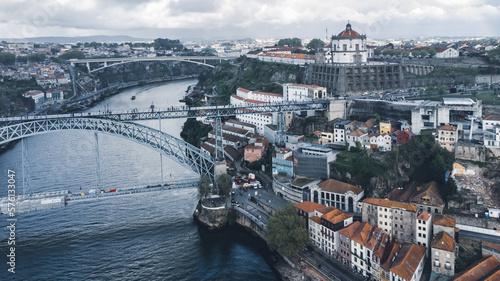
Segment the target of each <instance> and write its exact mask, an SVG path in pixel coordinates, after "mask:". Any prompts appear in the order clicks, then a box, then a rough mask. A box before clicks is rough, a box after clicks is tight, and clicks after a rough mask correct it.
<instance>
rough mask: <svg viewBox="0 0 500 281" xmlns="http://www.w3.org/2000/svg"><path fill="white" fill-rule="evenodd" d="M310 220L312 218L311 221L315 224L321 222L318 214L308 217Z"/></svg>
mask: <svg viewBox="0 0 500 281" xmlns="http://www.w3.org/2000/svg"><path fill="white" fill-rule="evenodd" d="M309 219H310V220H312V221H313V222H315V223H317V224H321V218H320V217H318V216H314V217H312V218H309Z"/></svg>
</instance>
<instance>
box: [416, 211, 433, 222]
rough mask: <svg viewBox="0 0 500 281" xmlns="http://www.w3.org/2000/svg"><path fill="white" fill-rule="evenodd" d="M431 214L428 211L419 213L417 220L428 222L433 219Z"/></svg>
mask: <svg viewBox="0 0 500 281" xmlns="http://www.w3.org/2000/svg"><path fill="white" fill-rule="evenodd" d="M431 216H432V215H431V214H429V213H428V212H426V211H421V212H420V213H418V215H417V219H419V220H424V221H428V220H429V219H430V218H431Z"/></svg>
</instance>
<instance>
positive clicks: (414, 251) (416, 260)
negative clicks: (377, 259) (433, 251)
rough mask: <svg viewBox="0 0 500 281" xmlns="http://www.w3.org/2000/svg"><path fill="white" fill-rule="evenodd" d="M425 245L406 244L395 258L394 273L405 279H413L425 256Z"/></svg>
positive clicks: (392, 270)
mask: <svg viewBox="0 0 500 281" xmlns="http://www.w3.org/2000/svg"><path fill="white" fill-rule="evenodd" d="M424 255H425V247H424V246H418V245H415V244H404V245H403V247H401V249H400V250H399V252H398V255H397V256H396V258H395V259H394V263H393V264H392V267H391V269H389V270H390V271H391V272H392V273H394V274H396V275H398V276H400V277H401V278H403V279H405V280H412V277H413V275H414V274H415V271H416V270H417V268H418V265H419V264H420V261H422V259H423V258H424Z"/></svg>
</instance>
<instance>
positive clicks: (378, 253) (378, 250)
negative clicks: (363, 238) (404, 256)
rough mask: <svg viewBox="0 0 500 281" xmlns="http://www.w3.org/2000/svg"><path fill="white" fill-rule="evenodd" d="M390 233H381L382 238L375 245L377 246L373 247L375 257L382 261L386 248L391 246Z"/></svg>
mask: <svg viewBox="0 0 500 281" xmlns="http://www.w3.org/2000/svg"><path fill="white" fill-rule="evenodd" d="M389 238H390V237H389V234H387V233H385V232H383V233H382V234H380V239H379V240H378V241H377V244H376V245H375V248H374V249H373V257H376V258H379V259H380V262H382V258H383V257H384V254H385V252H386V249H387V248H388V247H387V246H389V244H388V243H389V242H390V240H389Z"/></svg>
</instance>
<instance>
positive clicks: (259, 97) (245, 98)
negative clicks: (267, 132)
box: [230, 88, 291, 135]
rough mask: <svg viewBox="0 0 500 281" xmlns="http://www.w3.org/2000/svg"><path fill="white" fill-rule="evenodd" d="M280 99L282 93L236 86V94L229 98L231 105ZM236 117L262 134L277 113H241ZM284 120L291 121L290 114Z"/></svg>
mask: <svg viewBox="0 0 500 281" xmlns="http://www.w3.org/2000/svg"><path fill="white" fill-rule="evenodd" d="M282 101H283V95H281V94H275V93H265V92H257V91H255V92H254V91H250V90H247V89H243V88H238V89H237V90H236V95H232V96H231V98H230V103H231V105H257V104H264V103H274V102H282ZM249 111H251V109H249ZM236 118H237V119H238V120H239V121H241V122H245V123H249V124H252V125H255V127H256V132H257V133H258V134H261V135H263V134H264V127H265V126H266V125H267V124H276V123H277V115H276V117H275V116H273V114H271V113H261V114H241V115H238V116H236ZM286 121H287V123H288V122H291V116H287V117H286Z"/></svg>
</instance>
